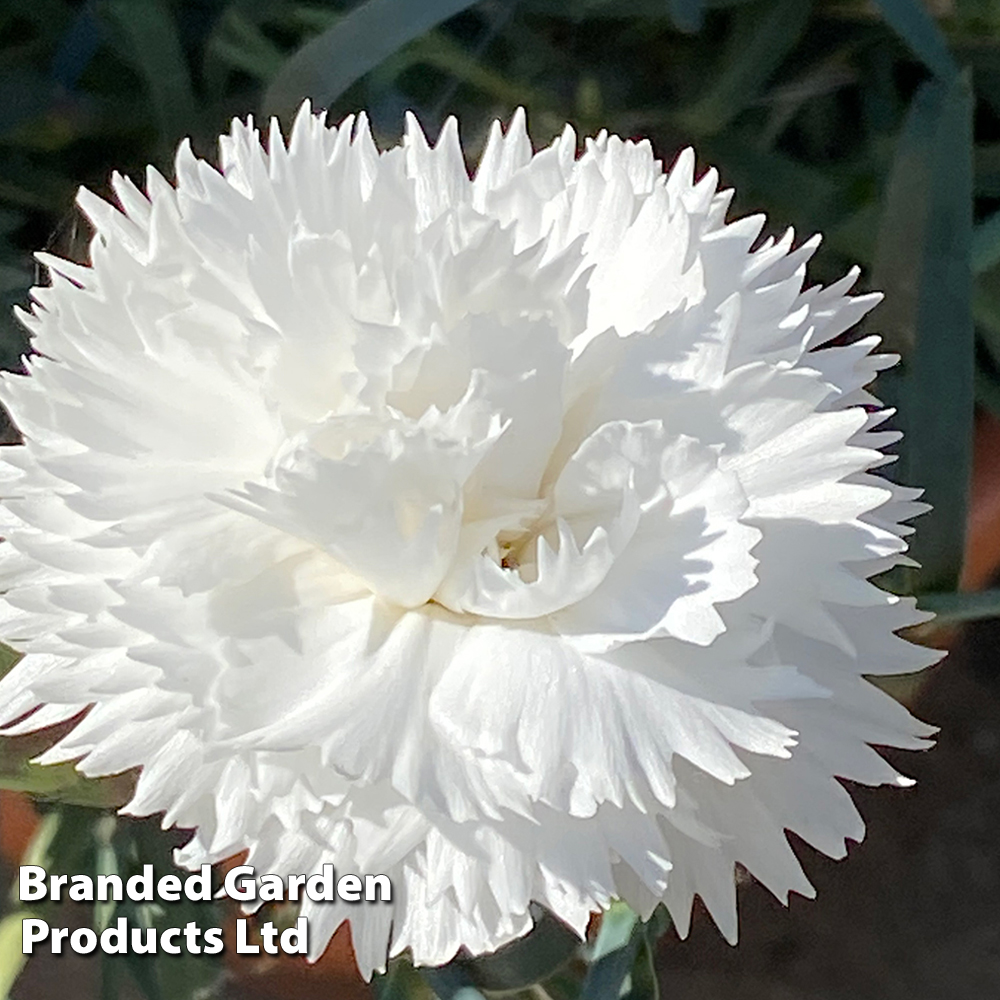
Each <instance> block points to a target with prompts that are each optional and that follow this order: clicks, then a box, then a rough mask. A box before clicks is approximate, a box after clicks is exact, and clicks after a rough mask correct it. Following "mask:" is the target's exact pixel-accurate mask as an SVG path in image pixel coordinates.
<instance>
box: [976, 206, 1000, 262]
mask: <svg viewBox="0 0 1000 1000" xmlns="http://www.w3.org/2000/svg"><path fill="white" fill-rule="evenodd" d="M996 264H1000V212H994V213H993V215H991V216H990V217H989V218H988V219H984V220H983V221H982V222H980V223H979V224H978V225H977V226H976V227H975V229H973V230H972V270H973V272H974V273H976V274H982V273H983V271H988V270H989V269H990V268H991V267H993V266H994V265H996Z"/></svg>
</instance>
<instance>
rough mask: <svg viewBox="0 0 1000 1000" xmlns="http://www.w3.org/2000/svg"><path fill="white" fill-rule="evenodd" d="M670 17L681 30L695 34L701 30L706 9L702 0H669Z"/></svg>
mask: <svg viewBox="0 0 1000 1000" xmlns="http://www.w3.org/2000/svg"><path fill="white" fill-rule="evenodd" d="M669 7H670V18H671V20H672V21H673V22H674V24H675V25H676V27H677V29H678V30H679V31H684V32H687V33H689V34H693V33H694V32H696V31H701V26H702V24H703V23H704V20H705V11H704V10H703V9H702V4H701V0H669Z"/></svg>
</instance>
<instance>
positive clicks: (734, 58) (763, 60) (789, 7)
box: [677, 0, 812, 136]
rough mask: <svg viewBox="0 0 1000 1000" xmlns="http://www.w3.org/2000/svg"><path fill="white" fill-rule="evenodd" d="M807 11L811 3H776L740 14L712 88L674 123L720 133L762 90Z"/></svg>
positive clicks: (789, 0) (802, 27) (793, 41)
mask: <svg viewBox="0 0 1000 1000" xmlns="http://www.w3.org/2000/svg"><path fill="white" fill-rule="evenodd" d="M811 11H812V2H811V0H776V2H775V3H769V4H765V5H764V6H762V7H755V8H753V9H751V10H748V11H747V12H746V14H745V15H744V14H742V13H741V14H740V15H738V16H737V17H736V18H735V20H734V26H733V30H732V32H731V36H730V45H729V51H728V53H727V54H726V56H725V57H724V58H723V60H722V69H721V71H720V72H719V74H718V76H717V78H716V82H715V84H714V85H713V86H711V87H710V88H709V90H708V93H706V94H705V96H704V97H702V98H701V99H700V100H699V101H698V102H697V104H695V105H694V106H693V107H690V108H687V109H685V110H684V111H681V112H680V113H679V114H678V115H677V120H678V123H679V124H680V125H681V126H682V127H684V128H686V129H688V130H690V131H691V132H693V133H694V134H695V135H699V136H704V135H715V134H716V133H718V132H721V131H722V129H724V128H725V127H726V126H727V125H728V124H729V123H730V122H731V121H732V120H733V119H734V118H735V117H736V116H737V115H738V114H739V113H740V112H741V111H742V110H743V109H744V108H745V107H747V106H748V105H749V104H751V103H752V102H753V101H754V100H756V98H757V97H758V96H759V95H760V93H761V92H762V91H763V89H764V86H765V85H766V84H767V82H768V80H769V79H770V78H771V75H772V74H773V73H774V71H775V70H776V69H777V68H778V66H779V65H780V64H781V63H782V61H783V60H784V58H785V56H786V55H788V53H789V52H790V51H791V50H792V48H793V47H794V46H795V44H796V42H798V40H799V38H800V36H801V35H802V32H803V31H804V30H805V26H806V24H807V22H808V20H809V14H810V12H811Z"/></svg>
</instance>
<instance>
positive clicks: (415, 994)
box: [372, 957, 433, 1000]
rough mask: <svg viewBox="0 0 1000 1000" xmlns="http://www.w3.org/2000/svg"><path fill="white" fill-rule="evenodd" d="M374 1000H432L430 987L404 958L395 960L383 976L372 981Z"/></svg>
mask: <svg viewBox="0 0 1000 1000" xmlns="http://www.w3.org/2000/svg"><path fill="white" fill-rule="evenodd" d="M372 992H373V993H374V994H375V1000H433V993H432V992H431V989H430V987H429V986H428V985H427V984H426V983H425V982H424V980H423V979H422V978H421V976H420V973H418V972H417V970H416V969H414V968H413V966H412V965H411V964H410V962H409V960H408V959H406V958H402V957H401V958H395V959H393V960H392V961H391V962H390V963H389V968H388V970H387V971H386V973H385V975H384V976H375V977H374V978H373V979H372Z"/></svg>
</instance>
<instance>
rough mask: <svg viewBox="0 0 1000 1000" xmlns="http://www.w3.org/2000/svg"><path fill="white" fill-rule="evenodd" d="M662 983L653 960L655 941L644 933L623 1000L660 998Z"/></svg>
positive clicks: (655, 999) (656, 999)
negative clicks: (657, 975)
mask: <svg viewBox="0 0 1000 1000" xmlns="http://www.w3.org/2000/svg"><path fill="white" fill-rule="evenodd" d="M659 996H660V985H659V982H658V981H657V978H656V966H655V964H654V962H653V943H652V941H651V940H650V938H649V935H648V934H644V935H643V938H642V941H641V942H640V943H639V950H638V952H637V953H636V956H635V961H634V962H633V963H632V973H631V982H630V983H629V989H628V992H627V993H626V994H625V995H624V997H623V1000H659Z"/></svg>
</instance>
